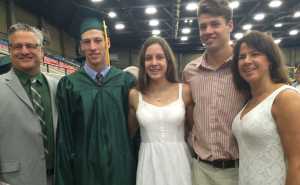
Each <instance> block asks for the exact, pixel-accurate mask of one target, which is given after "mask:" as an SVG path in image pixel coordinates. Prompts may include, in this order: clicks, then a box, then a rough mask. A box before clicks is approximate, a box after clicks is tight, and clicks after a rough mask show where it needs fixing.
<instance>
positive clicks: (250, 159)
mask: <svg viewBox="0 0 300 185" xmlns="http://www.w3.org/2000/svg"><path fill="white" fill-rule="evenodd" d="M287 89H292V90H294V91H297V90H296V89H295V88H293V87H291V86H288V85H284V86H282V87H280V88H278V89H276V90H275V91H274V92H273V93H272V94H270V95H269V96H268V97H267V98H265V99H264V100H263V101H262V102H260V103H259V104H258V105H257V106H256V107H254V108H253V109H252V110H250V111H249V112H248V113H246V114H245V115H244V116H243V117H242V119H241V112H242V111H243V110H244V108H245V107H244V108H243V109H242V111H241V112H240V113H239V114H238V115H237V116H236V117H235V119H234V121H233V124H232V130H233V134H234V136H235V137H236V139H237V142H238V147H239V158H240V166H239V185H284V184H285V179H286V172H287V164H286V161H285V160H286V159H285V156H284V153H283V148H282V144H281V141H280V136H279V134H278V130H277V125H276V123H275V121H274V119H273V116H272V112H271V109H272V105H273V102H274V100H275V98H276V96H277V95H278V94H279V93H280V92H282V91H284V90H287Z"/></svg>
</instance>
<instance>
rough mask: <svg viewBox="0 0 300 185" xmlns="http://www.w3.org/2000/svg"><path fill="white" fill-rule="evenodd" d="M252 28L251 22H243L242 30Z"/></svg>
mask: <svg viewBox="0 0 300 185" xmlns="http://www.w3.org/2000/svg"><path fill="white" fill-rule="evenodd" d="M251 29H252V24H245V25H244V26H243V30H251Z"/></svg>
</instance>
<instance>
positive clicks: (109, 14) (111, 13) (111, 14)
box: [108, 11, 117, 18]
mask: <svg viewBox="0 0 300 185" xmlns="http://www.w3.org/2000/svg"><path fill="white" fill-rule="evenodd" d="M108 16H109V17H110V18H115V17H117V14H116V12H113V11H110V12H108Z"/></svg>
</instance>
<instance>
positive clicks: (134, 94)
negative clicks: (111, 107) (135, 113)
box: [128, 88, 139, 109]
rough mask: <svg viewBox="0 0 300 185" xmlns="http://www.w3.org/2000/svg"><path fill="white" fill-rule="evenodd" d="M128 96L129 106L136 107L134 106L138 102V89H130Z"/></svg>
mask: <svg viewBox="0 0 300 185" xmlns="http://www.w3.org/2000/svg"><path fill="white" fill-rule="evenodd" d="M128 98H129V104H130V106H132V107H134V108H135V109H136V107H137V105H138V103H139V90H137V89H136V88H132V89H130V90H129V95H128Z"/></svg>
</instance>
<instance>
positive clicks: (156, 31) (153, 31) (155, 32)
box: [152, 30, 160, 35]
mask: <svg viewBox="0 0 300 185" xmlns="http://www.w3.org/2000/svg"><path fill="white" fill-rule="evenodd" d="M159 34H160V30H152V35H159Z"/></svg>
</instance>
